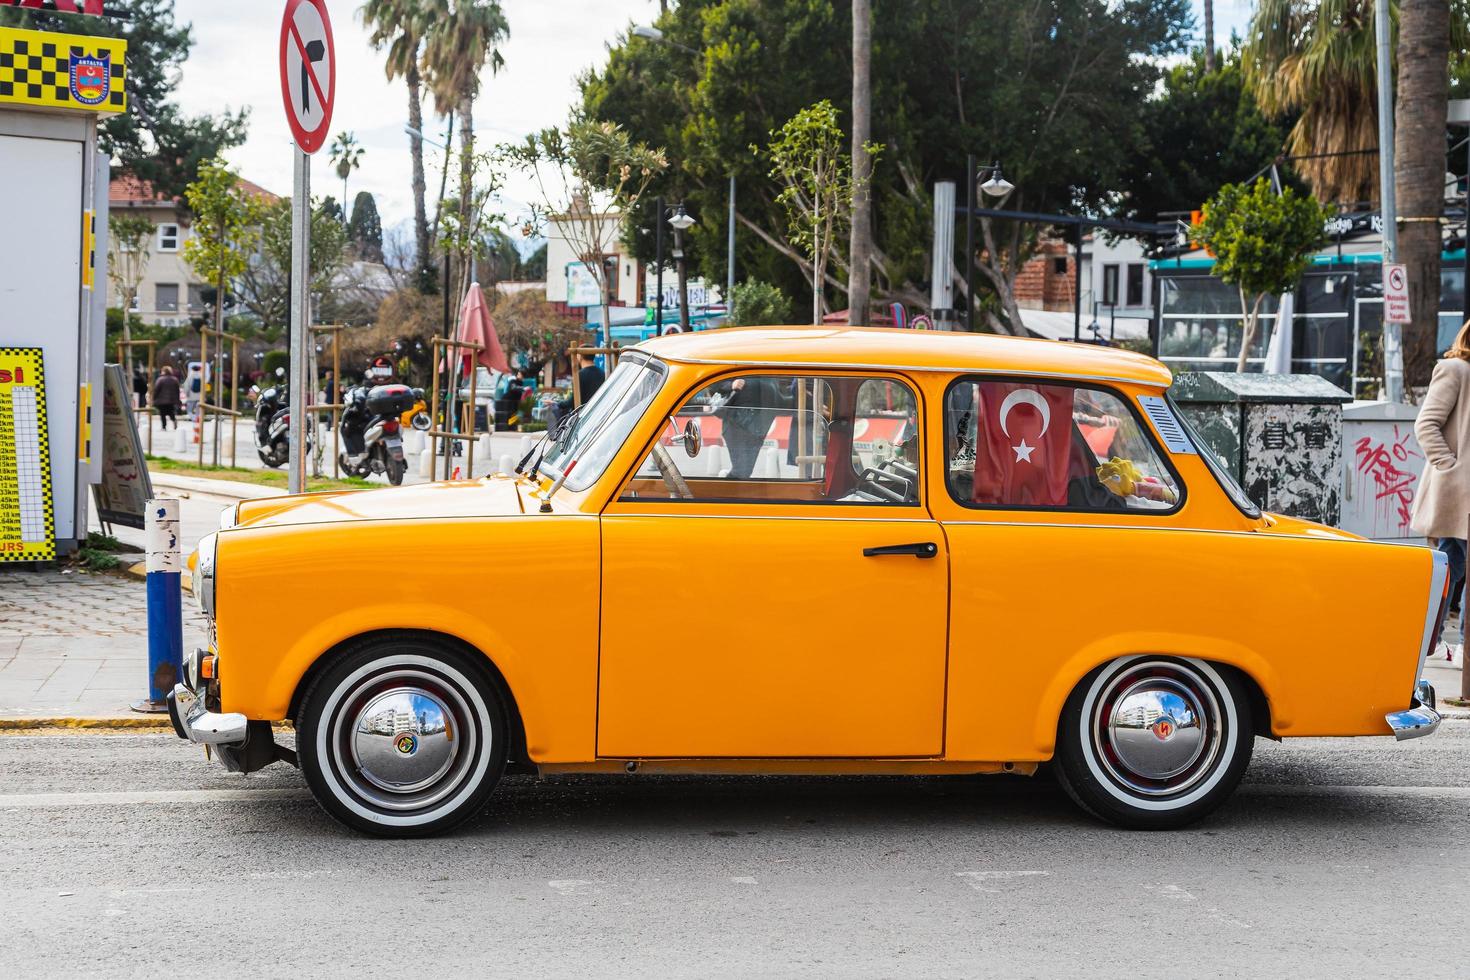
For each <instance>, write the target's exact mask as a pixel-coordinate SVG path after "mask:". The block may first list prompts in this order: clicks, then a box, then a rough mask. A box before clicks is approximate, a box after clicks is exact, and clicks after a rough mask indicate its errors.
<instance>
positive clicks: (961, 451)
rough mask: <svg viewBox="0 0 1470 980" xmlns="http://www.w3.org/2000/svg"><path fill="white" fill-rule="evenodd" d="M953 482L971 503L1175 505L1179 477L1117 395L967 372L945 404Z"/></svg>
mask: <svg viewBox="0 0 1470 980" xmlns="http://www.w3.org/2000/svg"><path fill="white" fill-rule="evenodd" d="M944 430H945V452H946V456H947V457H948V467H947V470H948V482H949V491H950V493H951V494H952V495H953V496H954V498H955V499H956V500H958V501H959V502H960V503H962V504H964V505H966V506H968V507H999V508H1009V509H1026V508H1046V509H1056V510H1075V511H1130V510H1133V511H1156V512H1157V511H1169V510H1173V509H1174V508H1175V507H1177V506H1178V505H1179V500H1180V498H1181V496H1182V494H1181V492H1180V488H1179V482H1178V480H1177V478H1176V477H1175V475H1174V472H1173V470H1171V469H1170V468H1169V467H1168V465H1167V464H1165V462H1164V461H1163V457H1162V456H1161V455H1160V454H1159V451H1158V449H1157V447H1156V445H1155V443H1154V441H1153V439H1152V438H1151V437H1150V436H1149V435H1148V433H1147V431H1146V430H1145V429H1144V427H1143V424H1142V423H1141V422H1140V421H1139V417H1138V416H1137V415H1136V414H1134V412H1133V410H1132V409H1131V408H1130V407H1129V405H1128V404H1127V403H1125V402H1124V400H1123V399H1122V398H1120V397H1119V396H1118V395H1116V394H1114V393H1112V392H1110V391H1107V390H1105V389H1102V388H1090V387H1083V386H1080V385H1064V384H1029V383H1026V382H1020V381H994V380H987V379H979V378H965V379H961V380H960V381H958V382H956V383H955V384H953V385H952V386H951V387H950V389H949V393H948V394H947V395H946V396H945V403H944Z"/></svg>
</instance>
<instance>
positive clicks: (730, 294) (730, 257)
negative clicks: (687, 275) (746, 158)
mask: <svg viewBox="0 0 1470 980" xmlns="http://www.w3.org/2000/svg"><path fill="white" fill-rule="evenodd" d="M734 296H735V175H734V174H731V175H730V217H729V220H728V222H727V225H726V228H725V310H726V315H728V313H729V310H730V304H731V302H732V300H733V298H734Z"/></svg>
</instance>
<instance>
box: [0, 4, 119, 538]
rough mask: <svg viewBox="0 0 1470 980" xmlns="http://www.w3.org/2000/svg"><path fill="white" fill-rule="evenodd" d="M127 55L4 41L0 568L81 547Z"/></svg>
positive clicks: (0, 58) (20, 33) (50, 37)
mask: <svg viewBox="0 0 1470 980" xmlns="http://www.w3.org/2000/svg"><path fill="white" fill-rule="evenodd" d="M126 52H127V42H126V41H123V40H120V39H116V38H105V37H87V36H83V35H77V34H57V33H52V32H49V31H47V32H43V31H28V30H18V29H11V28H0V219H3V222H0V229H3V234H0V563H3V562H10V561H37V560H47V559H51V558H54V557H56V555H57V554H58V552H60V553H65V552H67V551H70V550H72V549H73V548H74V547H75V546H76V543H77V541H78V540H79V539H85V538H86V536H87V488H88V487H89V486H91V485H92V484H94V483H96V482H97V481H98V480H99V479H100V478H101V459H100V453H99V452H98V445H99V440H100V436H101V401H102V399H101V393H102V365H103V362H104V360H105V358H106V355H105V351H104V349H103V348H104V342H105V340H106V333H107V321H106V303H107V283H106V274H105V270H106V261H107V185H108V160H107V157H106V156H104V155H102V154H100V153H99V152H98V150H97V120H98V118H99V115H100V114H101V113H116V112H123V111H125V110H126V108H127V101H126V100H127V96H126V92H125V88H124V84H123V83H124V80H125V78H126V72H127V68H126V60H125V59H126Z"/></svg>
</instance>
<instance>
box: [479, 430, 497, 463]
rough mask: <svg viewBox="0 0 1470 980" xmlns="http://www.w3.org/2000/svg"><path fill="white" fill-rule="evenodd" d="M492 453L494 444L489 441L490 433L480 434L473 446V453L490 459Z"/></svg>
mask: <svg viewBox="0 0 1470 980" xmlns="http://www.w3.org/2000/svg"><path fill="white" fill-rule="evenodd" d="M494 453H495V446H494V444H493V443H492V442H491V441H490V433H488V432H486V433H485V434H484V435H482V436H480V441H479V443H478V444H476V446H475V455H476V456H479V457H480V458H481V459H490V458H491V456H492V455H493V454H494Z"/></svg>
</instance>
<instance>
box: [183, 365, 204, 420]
mask: <svg viewBox="0 0 1470 980" xmlns="http://www.w3.org/2000/svg"><path fill="white" fill-rule="evenodd" d="M203 397H204V369H203V368H201V367H198V366H195V365H190V367H189V374H188V376H187V377H186V378H185V379H184V405H185V408H186V409H187V410H188V411H187V414H188V416H189V418H190V419H192V420H194V421H196V422H197V421H199V418H198V416H199V403H200V401H201V400H202V399H203Z"/></svg>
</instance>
